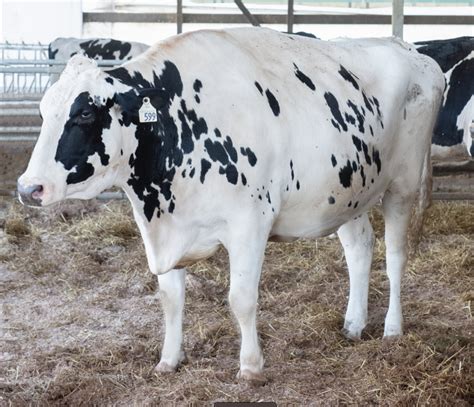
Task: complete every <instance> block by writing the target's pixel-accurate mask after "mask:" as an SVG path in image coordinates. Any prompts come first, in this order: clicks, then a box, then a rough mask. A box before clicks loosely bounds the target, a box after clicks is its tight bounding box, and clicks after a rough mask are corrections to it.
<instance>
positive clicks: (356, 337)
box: [341, 328, 362, 342]
mask: <svg viewBox="0 0 474 407" xmlns="http://www.w3.org/2000/svg"><path fill="white" fill-rule="evenodd" d="M341 332H342V334H343V335H344V336H345V337H346V338H347V339H349V340H351V341H355V342H358V341H360V336H361V334H362V331H349V329H347V328H342V329H341Z"/></svg>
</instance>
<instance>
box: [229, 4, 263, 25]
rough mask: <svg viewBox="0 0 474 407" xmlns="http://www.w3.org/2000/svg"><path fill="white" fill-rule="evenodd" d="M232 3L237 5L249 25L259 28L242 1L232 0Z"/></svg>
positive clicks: (255, 19)
mask: <svg viewBox="0 0 474 407" xmlns="http://www.w3.org/2000/svg"><path fill="white" fill-rule="evenodd" d="M234 2H235V4H237V7H238V8H239V9H240V11H241V12H242V14H243V15H244V16H245V18H246V19H247V21H248V22H249V23H250V24H252V25H253V26H254V27H260V23H259V22H258V20H257V18H255V17H254V15H253V14H252V13H251V12H250V11H249V9H248V8H247V7H245V4H244V3H243V2H242V0H234Z"/></svg>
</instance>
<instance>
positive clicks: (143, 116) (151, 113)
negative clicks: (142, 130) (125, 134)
mask: <svg viewBox="0 0 474 407" xmlns="http://www.w3.org/2000/svg"><path fill="white" fill-rule="evenodd" d="M138 116H139V120H140V123H154V122H156V121H158V115H157V114H156V109H155V108H154V107H153V105H152V104H151V103H150V98H149V97H144V98H143V104H142V107H141V108H140V110H139V111H138Z"/></svg>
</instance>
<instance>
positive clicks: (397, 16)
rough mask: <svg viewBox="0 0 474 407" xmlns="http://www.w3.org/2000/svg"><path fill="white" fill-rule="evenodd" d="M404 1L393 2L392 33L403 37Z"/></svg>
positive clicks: (395, 0)
mask: <svg viewBox="0 0 474 407" xmlns="http://www.w3.org/2000/svg"><path fill="white" fill-rule="evenodd" d="M403 1H404V0H393V3H392V35H394V36H395V37H398V38H400V39H403V20H404V16H403Z"/></svg>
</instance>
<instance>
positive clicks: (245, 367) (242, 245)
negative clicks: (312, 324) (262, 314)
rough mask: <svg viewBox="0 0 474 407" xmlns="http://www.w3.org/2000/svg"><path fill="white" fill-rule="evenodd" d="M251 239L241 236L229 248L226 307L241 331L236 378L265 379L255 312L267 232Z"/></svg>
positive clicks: (259, 380)
mask: <svg viewBox="0 0 474 407" xmlns="http://www.w3.org/2000/svg"><path fill="white" fill-rule="evenodd" d="M258 234H259V235H260V236H257V237H255V238H252V237H251V236H250V235H241V239H236V240H235V241H234V242H233V244H232V245H231V246H230V247H227V249H228V251H229V260H230V292H229V303H230V307H231V309H232V311H233V313H234V315H235V317H236V319H237V322H238V324H239V327H240V333H241V339H242V342H241V348H240V371H239V373H238V377H239V378H242V379H245V380H251V381H255V382H260V383H262V382H265V377H264V376H263V374H262V369H263V356H262V351H261V349H260V345H259V341H258V334H257V324H256V313H257V300H258V284H259V280H260V273H261V269H262V262H263V256H264V251H265V245H266V242H267V236H268V235H267V234H266V233H264V232H263V233H262V231H261V232H260V233H258Z"/></svg>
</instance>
